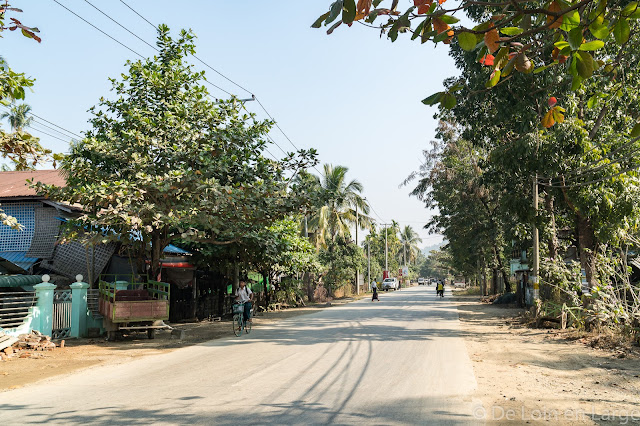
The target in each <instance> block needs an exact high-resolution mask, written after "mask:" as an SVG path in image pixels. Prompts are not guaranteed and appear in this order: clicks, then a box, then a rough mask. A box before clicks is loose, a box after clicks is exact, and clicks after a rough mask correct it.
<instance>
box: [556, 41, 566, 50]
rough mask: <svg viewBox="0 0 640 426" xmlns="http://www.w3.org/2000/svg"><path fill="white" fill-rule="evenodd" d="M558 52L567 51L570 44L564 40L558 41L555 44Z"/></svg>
mask: <svg viewBox="0 0 640 426" xmlns="http://www.w3.org/2000/svg"><path fill="white" fill-rule="evenodd" d="M553 45H554V46H555V47H556V48H557V49H558V50H562V49H566V48H567V47H569V43H567V42H566V41H564V40H560V41H556V42H555V43H554V44H553Z"/></svg>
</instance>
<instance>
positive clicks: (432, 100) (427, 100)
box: [422, 92, 444, 105]
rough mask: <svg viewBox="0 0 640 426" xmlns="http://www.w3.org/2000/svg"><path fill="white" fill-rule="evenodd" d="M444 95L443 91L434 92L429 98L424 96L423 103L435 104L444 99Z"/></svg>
mask: <svg viewBox="0 0 640 426" xmlns="http://www.w3.org/2000/svg"><path fill="white" fill-rule="evenodd" d="M443 96H444V93H443V92H438V93H434V94H433V95H431V96H429V97H428V98H424V99H423V100H422V103H423V104H425V105H435V104H437V103H439V102H440V100H441V99H442V97H443Z"/></svg>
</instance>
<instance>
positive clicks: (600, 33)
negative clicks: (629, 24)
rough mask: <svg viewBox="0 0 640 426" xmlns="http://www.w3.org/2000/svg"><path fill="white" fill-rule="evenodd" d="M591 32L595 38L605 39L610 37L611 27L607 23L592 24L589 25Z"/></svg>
mask: <svg viewBox="0 0 640 426" xmlns="http://www.w3.org/2000/svg"><path fill="white" fill-rule="evenodd" d="M589 31H591V34H593V36H594V37H595V38H599V39H601V40H602V39H605V38H607V37H609V26H608V25H607V24H606V23H598V22H595V21H594V22H592V23H591V25H589Z"/></svg>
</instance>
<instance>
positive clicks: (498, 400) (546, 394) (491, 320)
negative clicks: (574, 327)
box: [454, 296, 640, 425]
mask: <svg viewBox="0 0 640 426" xmlns="http://www.w3.org/2000/svg"><path fill="white" fill-rule="evenodd" d="M454 302H455V304H456V305H457V308H458V312H459V316H460V322H461V329H462V334H463V336H464V339H465V343H466V346H467V351H468V353H469V356H470V358H471V360H472V363H473V368H474V372H475V376H476V380H477V382H478V389H477V391H476V394H475V395H474V398H476V400H479V401H480V402H482V407H480V406H479V405H478V406H477V407H476V410H477V411H476V412H474V415H477V416H478V417H482V416H484V418H485V419H486V420H488V421H489V422H505V423H510V424H526V423H537V422H539V421H546V422H548V423H550V424H567V425H569V424H640V357H639V356H638V355H640V351H638V348H635V350H634V352H632V353H630V354H626V355H625V357H624V358H619V357H620V356H621V355H620V353H619V352H615V351H607V350H599V349H594V348H592V347H589V346H586V345H585V344H584V343H581V340H569V339H573V338H574V335H575V332H573V333H572V332H571V331H570V330H569V331H560V330H546V329H532V328H528V327H526V326H525V325H523V324H522V323H521V322H520V321H518V320H517V318H516V317H517V316H518V315H519V314H520V313H521V312H522V311H521V310H519V309H516V308H506V307H503V306H500V305H489V304H484V303H480V302H479V297H478V296H455V297H454ZM582 341H583V342H584V341H585V340H584V339H583V340H582Z"/></svg>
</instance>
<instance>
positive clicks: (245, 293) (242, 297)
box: [234, 280, 253, 321]
mask: <svg viewBox="0 0 640 426" xmlns="http://www.w3.org/2000/svg"><path fill="white" fill-rule="evenodd" d="M234 296H235V298H236V303H242V304H244V320H245V321H252V319H251V306H252V302H253V292H252V291H251V289H250V288H249V287H247V283H246V282H245V281H244V280H241V281H240V286H239V287H238V288H237V289H236V294H235V295H234Z"/></svg>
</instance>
